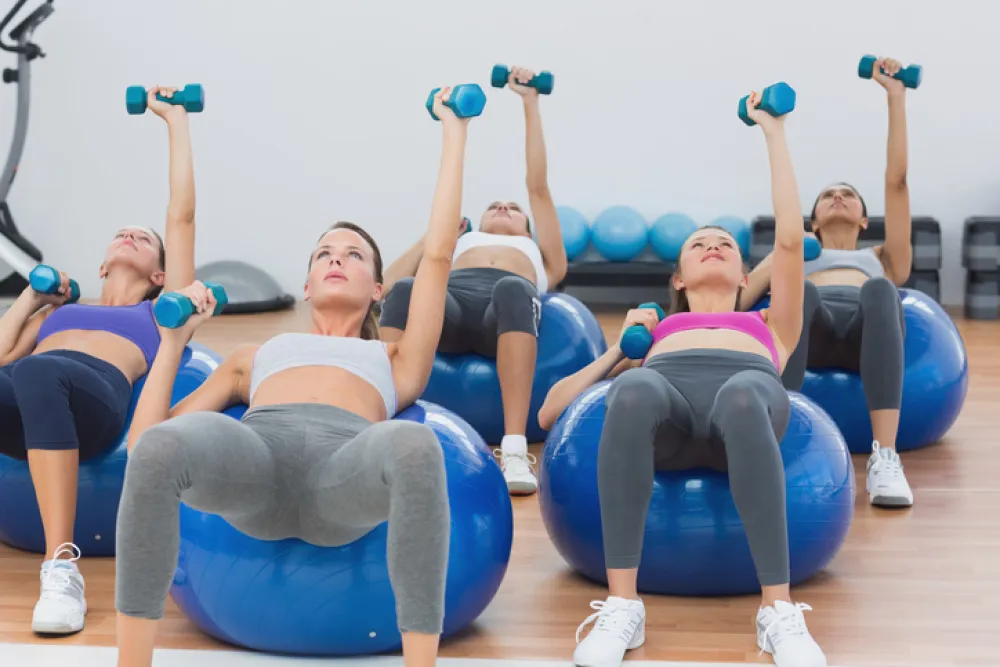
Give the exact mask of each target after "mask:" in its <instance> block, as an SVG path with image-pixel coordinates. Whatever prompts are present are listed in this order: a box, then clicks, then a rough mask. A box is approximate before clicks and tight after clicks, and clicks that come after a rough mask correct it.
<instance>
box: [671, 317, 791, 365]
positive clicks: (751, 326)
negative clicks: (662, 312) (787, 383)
mask: <svg viewBox="0 0 1000 667" xmlns="http://www.w3.org/2000/svg"><path fill="white" fill-rule="evenodd" d="M691 329H730V330H732V331H739V332H741V333H745V334H747V335H748V336H753V338H754V339H756V340H757V341H759V342H760V343H761V344H763V345H764V347H766V348H767V349H768V351H769V352H770V353H771V360H772V361H774V367H775V368H778V367H779V363H778V348H776V347H775V346H774V336H773V335H772V334H771V330H770V329H769V328H768V326H767V323H766V322H765V321H764V316H763V315H761V314H760V311H754V312H747V313H743V312H733V313H674V314H673V315H670V316H668V317H666V318H665V319H663V320H661V321H660V323H659V324H657V325H656V328H655V329H653V345H656V344H657V343H659V342H660V341H661V340H663V339H664V338H666V337H667V336H669V335H670V334H674V333H677V332H679V331H690V330H691Z"/></svg>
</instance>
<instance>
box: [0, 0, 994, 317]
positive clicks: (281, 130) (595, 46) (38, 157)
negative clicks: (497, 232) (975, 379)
mask: <svg viewBox="0 0 1000 667" xmlns="http://www.w3.org/2000/svg"><path fill="white" fill-rule="evenodd" d="M8 4H9V3H8ZM32 6H33V5H32ZM55 8H56V12H55V14H54V15H53V16H52V17H51V18H50V19H49V20H48V22H47V23H46V24H45V25H43V26H42V27H41V28H40V29H39V31H38V33H37V35H36V38H37V41H38V42H39V43H40V44H41V45H42V47H43V48H44V49H45V51H46V52H47V53H48V57H47V58H45V59H42V60H38V61H36V62H35V67H34V86H33V89H32V94H33V108H32V112H31V124H30V128H29V135H28V144H27V149H26V152H25V156H24V159H23V160H22V163H21V172H20V175H19V177H18V179H17V181H16V183H15V185H14V189H13V192H12V195H11V197H10V200H11V205H12V207H13V210H14V212H15V216H16V219H17V221H18V224H19V225H20V227H21V229H22V231H23V233H24V234H25V235H26V236H28V237H29V238H30V239H31V240H33V241H34V242H35V243H36V244H37V245H39V246H40V247H41V248H42V249H43V250H44V252H45V253H46V261H47V262H50V263H52V264H55V265H57V266H59V267H61V268H63V270H66V271H67V272H69V273H70V274H72V275H74V276H75V277H77V279H78V280H79V281H80V283H81V285H82V287H83V289H84V293H85V295H86V296H93V295H96V294H97V291H98V289H99V282H98V279H97V269H98V266H99V264H100V261H101V258H102V256H103V251H104V248H105V246H106V244H107V243H108V242H109V241H110V238H111V236H112V234H113V233H114V231H115V230H116V229H117V228H119V227H121V226H123V225H127V224H149V225H153V226H156V227H157V228H158V229H161V230H162V226H163V214H164V211H165V207H166V201H167V187H166V186H167V178H166V173H167V150H166V149H167V141H166V131H165V128H164V126H163V124H162V122H161V121H160V120H159V119H157V118H156V117H155V116H152V115H151V114H147V115H145V116H141V117H131V116H128V115H126V113H125V104H124V93H125V88H126V86H128V85H130V84H146V85H152V84H156V83H164V84H168V83H169V84H177V85H183V84H185V83H189V82H200V83H202V84H204V85H205V87H206V92H207V104H206V110H205V112H204V113H203V114H200V115H199V116H195V117H193V119H192V125H193V130H192V132H193V137H194V148H195V170H196V178H197V186H198V224H199V227H198V263H199V265H201V264H203V263H205V262H209V261H212V260H217V259H242V260H244V261H248V262H252V263H255V264H257V265H260V266H262V267H263V268H265V269H266V270H268V271H269V272H271V273H272V274H273V275H274V276H275V277H276V278H277V279H278V280H279V281H280V282H281V283H282V285H283V286H284V287H285V288H286V289H287V290H288V291H289V292H290V293H292V294H294V295H296V296H299V295H300V294H301V284H302V280H303V278H304V266H305V262H306V258H307V256H308V253H309V251H310V249H311V247H312V243H313V242H314V240H315V238H316V237H317V236H318V234H319V233H320V232H321V231H322V230H323V228H324V227H325V226H326V225H327V224H329V223H330V222H332V221H334V220H336V219H351V220H356V221H358V222H361V223H362V224H365V225H366V226H368V228H369V229H370V230H372V232H373V233H374V234H375V236H376V238H377V239H378V240H379V241H380V243H381V244H382V247H383V252H384V254H385V256H386V260H387V261H391V260H392V259H394V258H395V257H397V256H398V255H399V254H400V253H401V252H402V251H403V250H404V249H405V248H406V247H408V246H409V245H410V244H412V243H413V242H414V241H415V240H416V238H418V236H419V235H420V234H421V233H422V230H423V228H424V225H425V224H426V219H427V215H428V211H429V205H430V198H431V193H432V189H433V186H434V180H435V177H436V170H437V164H438V157H439V141H440V130H439V126H438V124H436V123H434V122H432V121H431V120H430V119H429V117H428V116H427V112H426V110H425V109H424V107H423V103H424V100H425V98H426V96H427V92H428V91H429V90H430V88H432V87H434V86H436V85H441V84H450V83H460V82H467V81H475V82H478V83H480V84H481V85H482V86H483V87H484V89H486V90H487V93H488V95H489V102H488V104H487V107H486V111H485V114H484V115H483V116H482V117H481V118H479V119H476V120H474V121H473V123H472V127H471V130H470V137H471V138H470V142H469V146H468V159H467V169H466V175H467V179H466V190H465V201H464V204H463V211H464V212H465V214H466V215H469V216H470V217H472V218H473V219H477V218H478V216H479V213H480V211H481V210H482V208H483V207H484V206H485V205H486V204H487V203H488V202H489V201H490V200H492V199H495V198H506V197H511V198H518V199H521V200H524V198H525V192H524V166H523V121H522V117H521V112H520V109H519V101H518V99H517V97H516V96H515V95H514V94H513V93H511V92H509V91H507V90H502V91H499V90H494V89H491V88H489V87H488V83H489V72H490V69H491V67H492V65H493V64H494V63H496V62H502V63H506V64H508V65H509V64H512V63H517V64H525V65H527V66H531V67H534V68H536V69H550V70H552V71H553V72H554V73H555V76H556V88H555V92H554V94H553V95H552V96H551V98H549V99H545V100H544V103H543V114H544V121H545V127H546V139H547V144H548V147H549V174H550V176H549V178H550V184H551V188H552V191H553V194H554V196H555V198H556V200H557V204H565V205H571V206H576V207H578V208H579V209H580V210H582V211H583V212H584V213H586V214H588V215H590V216H594V215H596V214H597V213H598V212H600V210H602V209H603V208H605V207H607V206H611V205H614V204H628V205H632V206H635V207H636V208H638V209H639V210H640V211H642V212H643V213H644V214H645V215H647V216H648V217H649V218H650V219H652V218H655V217H656V216H657V215H659V214H661V213H664V212H666V211H669V210H681V211H685V212H687V213H689V214H691V215H693V216H694V217H695V218H696V219H698V220H702V221H707V220H709V219H711V218H713V217H715V216H717V215H721V214H729V213H731V214H736V215H742V216H744V217H747V218H749V217H752V216H754V215H756V214H759V213H766V212H768V211H769V209H770V193H769V181H768V172H767V160H766V153H765V150H764V143H763V139H762V137H761V135H760V132H759V131H758V130H756V129H747V128H746V127H744V126H743V124H742V123H740V122H739V120H738V119H737V118H736V102H737V99H738V98H739V97H740V96H742V95H743V94H745V93H746V92H747V91H748V90H749V89H750V88H751V87H763V86H765V85H768V84H770V83H773V82H774V81H777V80H786V81H788V82H789V83H790V84H791V85H792V86H793V87H795V88H796V90H797V92H798V109H797V110H796V111H795V113H794V114H793V115H792V116H791V117H790V120H789V121H788V124H787V125H788V128H789V135H790V142H791V145H792V149H793V155H794V158H795V164H796V168H797V173H798V178H799V184H800V188H801V193H802V199H803V208H804V209H805V208H806V207H807V206H808V205H809V204H811V202H812V199H813V198H814V197H815V195H816V193H817V192H818V190H819V188H821V187H822V186H823V185H825V184H827V183H828V182H831V181H834V180H848V181H850V182H852V183H854V184H856V185H857V187H858V188H859V189H860V190H861V192H862V193H863V194H864V195H865V197H866V198H867V200H868V202H869V207H870V210H871V212H872V213H873V214H879V213H881V212H882V211H883V194H882V191H881V190H882V175H883V173H884V169H885V136H886V111H885V95H884V93H883V91H882V89H881V88H880V87H878V85H877V84H875V83H873V82H870V81H863V80H860V79H859V78H858V77H857V74H856V68H857V62H858V59H859V58H860V56H861V55H862V54H864V53H868V52H872V51H874V52H877V53H880V54H887V55H893V56H895V57H898V58H899V59H900V60H902V61H903V62H904V63H920V64H922V65H924V67H925V78H924V83H923V85H922V86H921V88H920V89H919V90H917V91H915V92H911V93H910V94H909V97H908V108H909V135H910V186H911V190H912V202H913V211H914V213H915V214H924V215H933V216H935V217H937V218H938V219H939V220H940V221H941V222H942V224H943V225H944V227H945V229H946V239H945V256H946V262H947V266H946V268H945V272H944V279H945V282H946V287H945V290H944V293H945V297H946V300H947V301H948V302H951V303H958V302H960V301H961V298H962V281H963V279H964V278H963V276H964V274H963V272H962V270H961V267H960V263H959V249H960V234H961V223H962V220H963V219H964V218H965V217H966V216H968V215H972V214H989V213H992V214H997V213H1000V183H998V173H1000V170H998V164H997V162H998V159H997V156H998V154H1000V152H998V149H1000V121H998V114H997V109H998V107H1000V92H998V89H997V86H996V82H995V79H996V72H997V71H998V70H1000V48H997V45H996V43H997V42H996V39H997V38H996V25H997V19H998V18H1000V6H995V3H988V2H983V1H982V0H953V1H951V2H942V1H941V0H911V1H909V2H894V1H883V2H879V3H871V2H861V1H858V0H842V1H841V2H837V3H815V2H807V1H805V0H771V1H770V2H735V1H728V2H713V1H709V0H702V1H700V2H685V3H675V2H664V1H663V0H636V1H631V2H626V1H625V0H618V1H617V2H611V1H610V0H608V1H597V0H576V1H574V2H568V1H567V2H558V3H556V2H551V1H548V0H533V1H529V0H508V1H506V2H493V3H481V2H474V1H472V0H466V1H465V2H455V1H447V2H445V1H434V0H430V1H425V2H405V1H403V0H389V1H388V2H364V3H362V2H346V1H344V0H341V1H333V0H286V1H284V2H276V1H271V2H261V1H254V0H242V1H237V0H173V1H172V2H141V1H138V0H100V1H96V0H90V1H87V2H71V1H69V0H56V3H55ZM4 11H6V9H5V10H4ZM383 12H385V15H384V16H382V17H380V14H382V13H383ZM185 44H186V46H185ZM2 57H3V58H4V60H3V61H2V64H4V65H8V66H9V65H11V64H12V62H11V58H10V56H9V55H7V54H3V56H2ZM13 110H14V89H13V87H12V86H3V87H2V92H0V119H2V123H3V125H4V127H2V128H0V132H3V133H9V129H8V128H7V125H9V124H10V123H12V122H13ZM6 141H7V136H6V134H0V142H3V143H2V144H0V146H5V145H6Z"/></svg>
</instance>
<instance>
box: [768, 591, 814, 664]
mask: <svg viewBox="0 0 1000 667" xmlns="http://www.w3.org/2000/svg"><path fill="white" fill-rule="evenodd" d="M794 607H795V609H793V610H789V611H786V612H785V613H783V614H782V613H779V612H778V610H777V609H775V610H774V615H775V616H776V618H775V619H774V620H773V621H771V622H770V623H768V624H767V626H766V627H765V628H764V639H765V640H766V639H770V640H771V645H772V646H777V645H778V644H779V643H781V640H783V639H785V638H787V637H788V636H789V635H804V634H806V633H807V632H809V630H807V629H806V619H805V617H804V616H803V615H802V612H804V611H812V607H810V606H809V605H807V604H806V603H804V602H799V603H797V604H795V605H794ZM774 629H777V632H776V633H775V636H774V637H772V636H771V631H772V630H774ZM763 653H764V649H763V648H761V649H760V651H759V652H758V655H763Z"/></svg>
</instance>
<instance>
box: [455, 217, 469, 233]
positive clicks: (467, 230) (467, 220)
mask: <svg viewBox="0 0 1000 667" xmlns="http://www.w3.org/2000/svg"><path fill="white" fill-rule="evenodd" d="M458 226H459V228H460V229H461V228H462V226H464V227H465V229H464V230H463V231H462V232H461V233H460V234H459V236H464V235H465V234H468V233H469V232H471V231H472V220H469V219H468V218H462V222H460V223H459V225H458Z"/></svg>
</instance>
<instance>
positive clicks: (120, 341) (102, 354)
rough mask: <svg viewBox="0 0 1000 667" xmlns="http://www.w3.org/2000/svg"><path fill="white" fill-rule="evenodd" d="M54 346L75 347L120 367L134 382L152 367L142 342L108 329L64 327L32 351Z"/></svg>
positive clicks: (74, 349)
mask: <svg viewBox="0 0 1000 667" xmlns="http://www.w3.org/2000/svg"><path fill="white" fill-rule="evenodd" d="M53 350H71V351H73V352H82V353H84V354H89V355H90V356H92V357H96V358H98V359H100V360H101V361H105V362H107V363H109V364H111V365H112V366H114V367H115V368H117V369H118V370H120V371H121V372H122V374H123V375H124V376H125V377H126V378H128V381H129V382H130V383H132V384H134V383H135V381H136V380H138V379H139V378H140V377H142V375H143V374H145V373H146V371H148V370H149V369H148V368H147V367H146V358H145V357H144V356H143V354H142V350H140V349H139V346H138V345H136V344H135V343H133V342H132V341H130V340H128V339H127V338H123V337H122V336H119V335H118V334H113V333H110V332H108V331H90V330H86V329H71V330H68V331H60V332H58V333H54V334H52V335H51V336H48V337H46V338H45V340H43V341H42V342H41V343H39V344H38V345H37V346H36V347H35V349H34V351H33V352H32V354H41V353H42V352H52V351H53Z"/></svg>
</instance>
